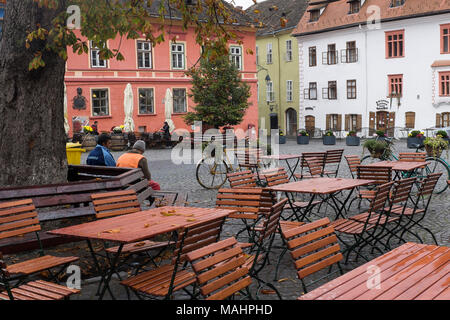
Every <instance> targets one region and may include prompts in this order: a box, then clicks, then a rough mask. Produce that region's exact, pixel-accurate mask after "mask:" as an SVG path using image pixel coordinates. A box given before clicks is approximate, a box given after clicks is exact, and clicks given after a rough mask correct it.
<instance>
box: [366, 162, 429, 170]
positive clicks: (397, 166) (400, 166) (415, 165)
mask: <svg viewBox="0 0 450 320" xmlns="http://www.w3.org/2000/svg"><path fill="white" fill-rule="evenodd" d="M428 164H430V162H420V161H380V162H375V163H372V164H368V165H367V166H370V167H391V168H392V170H394V171H412V170H415V169H419V168H424V167H425V166H427V165H428Z"/></svg>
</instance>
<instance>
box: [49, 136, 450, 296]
mask: <svg viewBox="0 0 450 320" xmlns="http://www.w3.org/2000/svg"><path fill="white" fill-rule="evenodd" d="M339 148H344V150H345V152H344V155H350V154H355V155H359V156H361V155H362V151H363V150H362V149H363V148H362V147H347V146H346V145H345V140H338V141H337V144H336V145H335V146H324V145H323V144H322V141H321V140H312V141H311V142H310V144H309V145H298V144H297V143H296V141H294V140H288V142H287V144H285V145H281V146H280V153H281V154H299V153H302V152H312V151H325V150H330V149H339ZM395 152H396V153H398V152H414V150H411V149H407V148H406V141H405V140H401V141H397V142H396V144H395ZM171 153H172V150H170V149H162V150H147V151H146V153H145V156H146V157H147V158H148V159H149V166H150V171H151V173H152V179H153V180H155V181H157V182H159V183H160V184H161V188H162V189H163V190H176V191H185V192H186V191H187V192H188V193H189V199H188V202H189V205H190V206H197V207H213V206H214V203H215V199H216V194H217V191H214V190H205V189H203V188H202V187H201V186H200V185H199V184H198V182H197V181H196V178H195V167H196V166H195V165H194V164H188V165H174V164H173V163H172V162H171V160H170V159H171V158H170V156H171ZM120 154H121V153H119V152H113V155H114V157H115V159H117V158H118V157H119V155H120ZM86 156H87V155H86V154H83V161H84V159H85V158H86ZM83 163H84V162H83ZM280 164H282V165H284V162H282V163H280ZM339 176H340V177H351V176H350V172H349V170H348V169H347V164H346V162H345V160H344V159H343V162H342V163H341V166H340V171H339ZM225 186H226V185H225ZM449 200H450V191H449V190H447V191H446V192H444V193H443V194H440V195H436V196H434V197H433V199H432V201H431V205H430V208H429V212H428V214H427V217H426V220H425V221H424V222H423V224H424V225H425V226H427V227H429V228H430V229H431V230H432V231H433V232H434V234H435V235H436V238H437V240H438V242H439V244H440V245H446V246H448V245H449V244H450V221H449V220H450V203H449V202H450V201H449ZM353 207H354V211H353V212H356V210H358V209H357V208H355V207H356V206H353ZM362 209H364V206H363V208H362ZM321 211H322V213H321V217H323V216H330V217H334V211H332V210H321ZM323 211H325V212H323ZM318 218H319V217H317V219H318ZM313 219H315V218H314V217H313ZM235 233H236V227H231V226H229V225H228V224H227V226H226V227H225V228H224V230H223V235H224V236H232V235H234V234H235ZM420 236H421V237H422V238H423V239H424V242H425V243H428V244H433V241H432V239H431V237H430V236H429V235H428V234H420ZM407 239H408V240H410V241H414V242H417V239H415V238H407ZM391 243H394V244H395V245H394V247H395V246H397V245H398V244H397V243H396V241H392V242H391ZM281 246H282V242H281V240H280V238H279V236H277V238H276V240H275V242H274V249H273V251H272V254H271V256H270V265H267V266H266V267H265V268H264V270H263V271H262V272H261V274H260V276H261V277H262V278H263V279H265V280H271V281H272V280H273V278H274V274H275V266H276V262H277V259H278V257H279V254H280V253H281V251H282V249H281ZM50 253H51V251H50ZM72 254H73V253H72ZM364 254H365V255H367V256H368V257H370V258H371V259H373V258H375V257H377V256H379V255H380V253H379V252H377V251H375V254H371V253H370V252H367V251H365V252H364ZM351 260H352V259H351ZM363 263H365V261H364V260H362V259H359V261H358V262H353V261H351V262H350V263H349V264H347V265H343V269H344V272H345V271H348V270H352V269H354V268H355V267H357V266H359V265H362V264H363ZM325 274H326V271H325V273H323V272H321V273H319V274H316V275H313V276H311V277H310V278H309V280H315V279H318V278H320V277H322V276H324V275H325ZM335 276H336V275H335ZM278 279H279V280H278V281H274V282H273V283H274V284H275V286H276V287H277V288H278V290H279V292H280V294H281V295H282V298H283V299H288V300H292V299H296V298H297V297H299V296H300V295H301V294H302V293H303V290H302V286H301V283H300V281H299V280H298V279H297V276H296V271H295V269H294V266H293V263H292V260H291V257H290V255H289V254H288V253H287V254H285V255H284V256H283V258H282V260H281V267H280V271H279V275H278ZM325 281H328V280H325ZM112 283H113V284H112V286H113V290H114V292H116V293H117V297H118V298H119V299H126V298H127V296H126V294H125V291H124V290H123V288H122V287H121V286H120V285H119V284H118V281H117V280H113V281H112ZM96 286H97V284H96V283H93V284H88V283H86V284H85V285H84V286H83V290H82V294H81V295H79V296H78V297H76V299H96V297H95V289H96ZM316 286H317V285H315V286H313V287H312V288H314V287H316ZM251 288H252V290H251V291H252V292H253V294H254V293H255V291H256V286H255V285H252V287H251ZM264 289H268V288H264ZM178 298H181V299H183V298H186V297H184V296H180V297H178ZM276 298H277V297H276V295H273V294H261V295H260V299H276Z"/></svg>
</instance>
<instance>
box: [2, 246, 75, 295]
mask: <svg viewBox="0 0 450 320" xmlns="http://www.w3.org/2000/svg"><path fill="white" fill-rule="evenodd" d="M10 278H11V275H10V273H9V271H8V267H7V265H6V263H5V261H4V260H3V255H2V253H1V252H0V279H1V282H0V284H1V285H2V286H3V287H5V289H6V292H5V291H0V300H68V299H69V298H70V296H71V295H73V294H78V293H80V290H77V289H70V288H67V287H65V286H61V285H59V284H56V283H52V282H47V281H42V280H37V281H30V282H28V283H26V284H22V285H20V286H19V287H15V288H11V286H10V285H9V282H10V281H11V279H10Z"/></svg>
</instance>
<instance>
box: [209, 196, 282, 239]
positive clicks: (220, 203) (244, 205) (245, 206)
mask: <svg viewBox="0 0 450 320" xmlns="http://www.w3.org/2000/svg"><path fill="white" fill-rule="evenodd" d="M274 202H275V199H274V195H273V194H272V193H271V192H270V191H267V190H264V189H262V188H231V189H220V190H219V192H218V194H217V200H216V208H221V209H228V210H236V211H237V213H233V214H231V215H229V217H228V218H229V219H231V220H236V219H238V220H240V222H242V223H243V224H244V226H243V228H241V229H240V230H239V231H238V232H237V233H236V234H235V237H236V238H239V235H240V234H241V233H243V232H245V231H247V235H248V237H250V238H252V237H253V228H254V226H255V225H256V224H257V222H258V221H259V220H260V219H261V217H262V215H263V214H265V213H268V212H270V208H271V206H272V204H273V203H274Z"/></svg>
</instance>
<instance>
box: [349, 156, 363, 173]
mask: <svg viewBox="0 0 450 320" xmlns="http://www.w3.org/2000/svg"><path fill="white" fill-rule="evenodd" d="M345 160H346V161H347V164H348V169H349V170H350V173H351V174H352V177H353V178H355V174H356V172H357V171H358V166H359V165H361V159H360V158H359V156H356V155H350V156H345Z"/></svg>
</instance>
